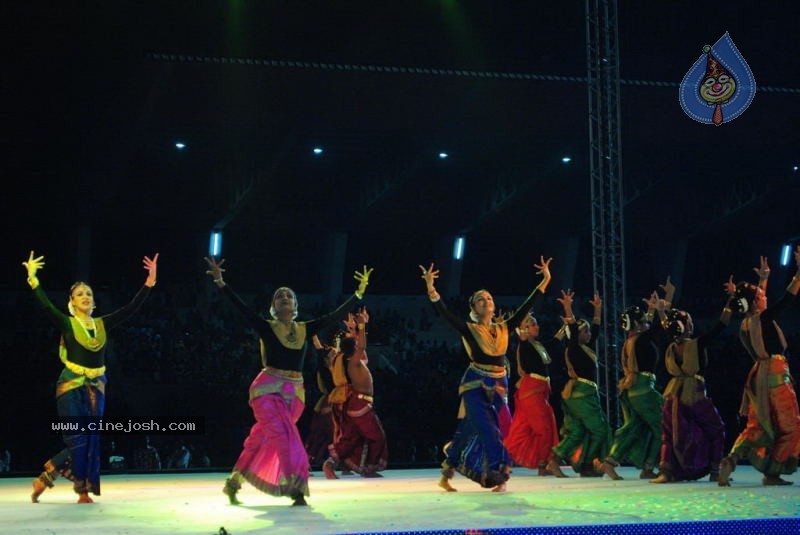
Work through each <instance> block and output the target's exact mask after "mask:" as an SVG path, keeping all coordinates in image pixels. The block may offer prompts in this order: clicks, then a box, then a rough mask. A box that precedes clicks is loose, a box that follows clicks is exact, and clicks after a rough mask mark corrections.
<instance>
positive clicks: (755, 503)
mask: <svg viewBox="0 0 800 535" xmlns="http://www.w3.org/2000/svg"><path fill="white" fill-rule="evenodd" d="M568 472H569V473H571V471H568ZM620 473H621V475H622V476H623V477H625V478H626V479H625V480H624V481H610V480H608V479H606V478H604V479H602V480H600V479H596V478H591V479H580V478H577V477H571V478H570V479H554V478H552V477H547V478H543V477H538V476H536V475H535V472H533V471H531V470H526V469H515V470H514V473H513V475H512V478H511V480H510V482H509V485H508V488H509V490H508V492H506V493H504V494H497V493H492V492H490V491H488V490H485V489H481V488H480V487H478V486H477V485H476V484H474V483H472V482H471V481H469V480H467V479H465V478H463V477H461V476H458V475H457V476H456V478H455V480H454V486H455V487H456V488H457V489H458V490H459V492H457V493H447V492H444V491H442V490H441V489H439V488H438V487H437V486H436V482H437V479H438V476H439V472H438V470H434V469H416V470H388V471H386V472H385V473H384V474H385V477H384V478H382V479H363V478H360V477H358V476H348V477H344V478H342V479H339V480H332V481H331V480H327V479H325V478H324V477H322V475H321V474H320V473H319V472H315V473H314V476H313V477H312V478H311V480H310V488H311V497H310V498H308V502H309V507H290V505H289V504H290V500H289V499H288V498H284V499H281V498H273V497H270V496H267V495H265V494H262V493H260V492H259V491H257V490H255V489H254V488H253V487H250V486H249V485H247V484H245V485H244V486H243V489H242V492H241V493H240V499H241V500H242V502H243V505H240V506H231V505H228V503H227V498H226V497H225V496H224V495H223V494H222V492H221V489H222V485H223V482H224V479H225V477H226V474H224V473H202V474H163V473H162V474H153V475H150V474H148V475H107V476H103V479H102V486H103V495H102V496H99V497H96V498H95V500H96V502H95V503H94V504H85V505H84V504H76V503H75V501H76V495H75V494H74V493H73V492H72V488H71V484H70V483H69V482H67V481H64V480H63V479H59V480H58V481H57V483H56V487H55V488H54V489H48V490H47V491H46V492H45V493H44V494H43V495H42V497H41V503H38V504H33V503H31V502H30V498H29V496H30V492H31V479H30V478H6V479H0V525H2V526H3V528H4V531H5V532H7V533H56V534H62V533H66V534H68V533H75V534H78V533H80V534H86V533H104V534H111V533H120V534H123V533H124V534H139V533H141V534H150V533H196V534H217V533H219V532H220V528H221V527H224V528H225V531H227V533H229V534H230V535H238V534H241V533H265V532H269V533H270V534H275V535H278V534H292V535H294V534H303V535H312V534H331V533H365V532H392V531H415V530H420V531H421V530H481V529H501V528H521V527H526V526H565V525H584V526H585V525H592V524H593V525H609V524H647V523H657V522H680V521H713V520H738V519H753V518H769V519H776V518H786V519H791V518H794V519H796V518H798V517H800V482H797V483H796V484H795V485H792V486H788V487H764V486H762V485H761V483H760V482H761V475H760V474H758V473H757V472H755V471H754V470H753V469H752V468H750V467H748V466H740V467H739V468H738V469H737V471H736V472H735V473H734V478H735V481H734V483H733V486H732V487H730V488H720V487H718V486H717V485H716V484H713V483H709V482H708V481H706V480H704V481H700V482H692V483H676V484H668V485H653V484H650V483H648V482H647V481H640V480H639V479H636V477H637V475H638V471H636V470H634V469H633V468H623V469H621V471H620ZM789 479H794V480H795V481H797V477H790V478H789ZM478 532H479V531H473V533H478ZM604 532H606V533H608V531H604Z"/></svg>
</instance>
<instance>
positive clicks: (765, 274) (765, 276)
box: [753, 256, 770, 293]
mask: <svg viewBox="0 0 800 535" xmlns="http://www.w3.org/2000/svg"><path fill="white" fill-rule="evenodd" d="M753 271H755V272H756V275H758V287H759V288H761V289H762V290H764V293H766V291H767V281H768V280H769V273H770V270H769V264H768V263H767V257H766V256H760V257H759V258H758V267H754V268H753Z"/></svg>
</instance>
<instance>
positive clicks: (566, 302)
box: [556, 288, 575, 310]
mask: <svg viewBox="0 0 800 535" xmlns="http://www.w3.org/2000/svg"><path fill="white" fill-rule="evenodd" d="M573 297H575V292H574V291H572V290H571V289H569V288H567V291H566V292H565V291H564V290H561V297H558V298H556V301H558V302H559V303H561V306H562V307H564V310H567V309H570V310H571V309H572V299H573Z"/></svg>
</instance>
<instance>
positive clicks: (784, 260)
mask: <svg viewBox="0 0 800 535" xmlns="http://www.w3.org/2000/svg"><path fill="white" fill-rule="evenodd" d="M790 258H792V246H791V245H789V244H788V243H787V244H786V245H784V246H783V249H781V265H782V266H788V265H789V259H790Z"/></svg>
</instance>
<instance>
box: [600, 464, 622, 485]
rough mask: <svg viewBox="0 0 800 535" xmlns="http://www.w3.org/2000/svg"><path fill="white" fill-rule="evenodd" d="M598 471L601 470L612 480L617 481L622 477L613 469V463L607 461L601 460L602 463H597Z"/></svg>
mask: <svg viewBox="0 0 800 535" xmlns="http://www.w3.org/2000/svg"><path fill="white" fill-rule="evenodd" d="M596 468H597V470H598V471H599V472H603V473H604V474H605V475H607V476H608V477H610V478H611V479H613V480H614V481H619V480H621V479H622V476H621V475H619V474H618V473H617V471H616V470H614V465H613V464H611V463H610V462H608V461H603V462H602V463H598V464H597V466H596Z"/></svg>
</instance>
